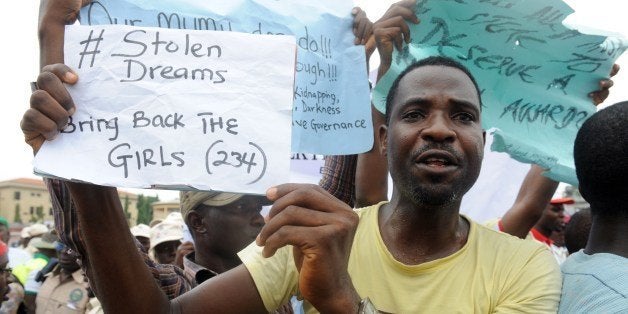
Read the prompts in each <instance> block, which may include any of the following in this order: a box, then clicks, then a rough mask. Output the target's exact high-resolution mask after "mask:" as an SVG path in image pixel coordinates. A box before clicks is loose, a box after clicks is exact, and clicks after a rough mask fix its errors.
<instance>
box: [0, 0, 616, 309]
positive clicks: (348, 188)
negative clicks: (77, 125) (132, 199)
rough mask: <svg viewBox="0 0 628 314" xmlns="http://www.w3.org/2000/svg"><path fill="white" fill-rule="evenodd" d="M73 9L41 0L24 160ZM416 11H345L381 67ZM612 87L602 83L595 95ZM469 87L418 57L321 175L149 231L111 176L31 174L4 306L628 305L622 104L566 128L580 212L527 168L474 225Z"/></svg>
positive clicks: (48, 123) (475, 165) (193, 209)
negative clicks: (36, 189) (368, 137)
mask: <svg viewBox="0 0 628 314" xmlns="http://www.w3.org/2000/svg"><path fill="white" fill-rule="evenodd" d="M83 2H84V1H83ZM83 2H81V1H78V0H43V1H42V4H43V5H42V6H41V12H40V19H39V23H40V34H39V35H40V50H41V65H42V70H41V74H40V75H39V77H38V78H37V86H38V89H37V90H35V91H33V94H32V97H31V100H30V108H29V109H28V110H27V111H26V113H25V114H24V117H23V120H22V123H21V127H22V131H23V133H24V136H25V139H26V142H27V143H28V144H29V145H30V146H31V147H32V149H33V151H34V153H35V154H36V153H37V151H38V150H39V148H40V147H41V145H42V144H43V142H44V141H45V140H52V139H54V138H55V137H56V136H57V135H58V133H59V132H60V130H62V129H63V127H64V126H65V125H66V124H67V122H68V118H69V116H70V115H71V113H73V112H74V111H75V108H76V106H81V104H74V102H73V101H72V99H71V97H70V95H69V93H68V92H67V90H66V87H65V85H66V84H69V85H72V84H74V83H76V81H77V80H78V77H77V75H76V74H75V73H74V72H73V71H72V70H71V69H70V68H69V67H68V66H66V65H64V64H63V37H64V33H63V28H64V26H65V25H66V24H69V23H73V22H74V19H75V18H76V16H77V14H78V10H79V9H80V7H81V5H83V4H84V3H83ZM414 7H415V1H413V0H404V1H401V2H398V3H396V4H394V5H393V6H391V8H390V9H389V10H388V11H387V12H386V14H384V16H383V17H382V18H381V19H379V20H378V21H377V22H375V23H372V22H370V21H369V20H368V18H367V17H366V14H365V12H364V11H362V10H360V9H359V8H355V9H354V10H353V12H352V13H353V14H354V27H353V31H354V34H355V36H356V41H355V42H356V44H362V45H365V49H366V52H367V56H370V54H371V53H373V52H374V51H375V48H376V50H377V51H378V53H379V54H380V60H381V64H380V66H379V69H378V72H379V77H381V76H382V75H383V74H384V73H386V71H387V70H388V68H389V67H390V64H391V59H392V53H393V50H394V49H396V48H395V47H396V46H397V47H398V46H399V44H400V43H401V42H402V41H404V40H405V41H408V40H409V38H410V34H409V28H408V23H419V19H418V18H417V15H416V13H415V12H414ZM617 70H618V67H617V66H615V67H613V73H611V76H612V75H613V74H614V73H616V72H617ZM365 79H366V78H365ZM610 86H612V81H610V80H604V81H602V82H600V90H598V91H594V92H593V97H592V98H593V99H594V102H595V104H598V103H599V102H601V100H603V99H604V98H605V97H606V96H607V95H608V89H609V88H610ZM480 90H481V86H478V84H477V82H476V81H475V79H474V77H473V75H472V74H471V73H470V72H469V70H468V69H467V68H465V67H464V66H463V65H461V64H460V63H458V62H456V61H455V60H453V59H450V58H447V57H442V56H437V57H429V58H425V59H422V60H419V61H417V62H416V63H414V64H412V65H411V66H409V67H408V68H407V69H406V70H405V71H403V72H402V73H401V74H399V76H398V77H397V78H396V80H395V82H394V83H393V85H392V87H391V89H390V92H389V94H388V98H387V100H386V111H385V113H380V112H378V111H377V110H376V109H373V118H374V119H373V124H374V125H373V127H374V134H375V137H374V138H375V140H374V143H373V148H372V149H371V150H370V151H369V152H366V153H363V154H359V155H354V156H327V157H326V161H325V169H324V171H322V174H323V176H322V178H321V181H320V183H319V184H318V185H312V184H284V185H279V186H275V187H271V188H269V189H268V191H267V193H266V196H265V197H263V196H257V195H247V194H238V193H227V192H218V191H182V192H181V193H180V206H181V208H180V209H181V213H180V215H177V214H173V215H171V216H169V217H168V218H166V219H164V220H163V221H160V222H156V223H155V224H154V225H151V226H146V225H139V226H135V227H133V228H128V225H127V220H126V217H125V216H124V213H123V210H122V205H121V203H120V200H119V198H118V194H117V192H116V189H115V188H113V187H104V186H96V185H92V184H89V183H79V182H70V181H62V180H58V179H46V184H47V186H48V189H49V191H50V196H51V200H52V204H53V213H54V217H55V229H56V230H55V232H50V231H48V230H45V231H44V230H39V229H37V228H36V227H35V226H31V227H29V230H27V231H28V232H27V233H24V234H23V235H26V236H25V237H24V236H23V238H24V239H28V238H30V236H31V235H32V236H40V237H37V238H34V239H33V240H30V245H27V244H26V243H25V244H24V248H28V247H33V248H34V249H35V250H36V252H35V253H34V255H29V258H28V259H26V258H24V257H22V258H21V259H20V257H17V256H19V255H17V254H16V253H11V249H12V248H7V246H6V245H4V244H2V243H0V269H1V270H2V271H3V272H2V274H3V276H0V277H2V279H3V280H4V281H2V280H0V288H1V289H0V291H2V292H3V293H4V294H5V295H6V297H5V301H4V302H3V303H2V311H5V306H6V312H13V313H14V312H15V311H17V310H18V307H19V304H23V305H24V308H26V309H27V310H31V311H36V312H38V313H40V312H41V313H44V312H46V311H51V312H54V313H62V312H63V313H66V312H67V313H74V312H73V311H79V312H88V311H91V312H93V313H98V312H102V311H104V312H106V313H127V312H128V313H169V312H175V313H179V312H185V313H196V312H203V313H207V312H209V313H223V312H235V313H252V312H276V313H293V312H295V313H299V312H305V313H312V312H323V313H327V312H330V313H331V312H334V313H378V312H384V313H441V312H446V313H448V312H461V313H467V312H478V313H509V312H526V313H555V312H560V313H621V312H628V206H627V204H628V199H627V198H628V128H627V127H626V125H627V123H628V102H621V103H618V104H614V105H612V106H609V107H608V108H606V109H603V110H600V111H598V112H597V113H596V114H594V115H593V116H592V117H590V118H589V119H588V120H587V121H586V122H584V123H583V125H582V127H581V128H580V130H579V131H578V134H577V137H576V140H575V143H574V159H575V166H576V174H577V177H578V180H579V189H580V192H581V193H582V196H583V197H584V198H585V199H586V200H587V202H588V203H589V204H590V209H588V210H583V211H581V212H578V213H576V214H575V215H573V216H572V217H570V218H569V219H568V218H567V216H566V215H565V208H564V205H565V204H570V203H572V202H573V200H572V199H570V198H552V197H553V195H554V193H555V191H556V188H557V186H558V182H555V181H553V180H551V179H549V178H547V177H545V176H543V175H542V173H543V171H544V169H542V168H541V167H539V166H536V165H533V166H532V167H531V168H530V171H529V173H528V174H527V176H526V178H525V180H524V182H523V183H522V186H521V189H520V191H519V194H518V196H517V198H516V199H515V200H514V203H513V205H512V207H511V208H509V209H507V210H506V211H505V214H504V215H503V216H502V217H499V218H497V219H495V220H494V221H489V222H481V223H478V222H475V221H473V220H472V219H471V218H469V217H466V216H465V215H461V214H460V204H461V200H462V197H463V196H464V195H465V193H467V191H468V190H469V189H470V188H471V187H472V186H473V184H474V183H475V181H476V180H477V178H478V175H479V171H480V167H481V164H482V159H483V147H484V142H485V131H484V130H483V129H482V125H481V112H482V99H481V93H480ZM388 175H390V177H392V182H393V185H392V197H391V198H390V200H389V199H388V196H387V190H388V186H387V183H386V182H387V177H388ZM266 205H268V206H271V207H270V212H269V213H268V216H267V217H265V218H264V217H262V215H261V210H262V207H263V206H266ZM0 223H1V224H0V231H3V232H2V236H3V237H2V240H3V241H5V237H4V235H5V231H8V224H7V223H6V220H5V221H4V223H2V221H1V219H0ZM2 226H4V229H2V228H3V227H2ZM184 226H185V228H184ZM44 227H45V226H44ZM184 229H186V230H189V233H190V238H191V239H190V241H183V239H184V235H183V230H184ZM40 231H43V232H40ZM7 241H8V240H7ZM5 242H6V241H5ZM25 242H26V241H25ZM24 250H26V249H24ZM24 253H25V254H33V252H31V253H28V252H24ZM13 256H16V257H13ZM14 258H15V259H16V260H17V259H20V262H18V263H17V264H11V263H12V259H14ZM53 262H54V263H53ZM20 267H22V268H25V269H23V270H21V269H20ZM11 268H12V270H11ZM35 270H36V271H35ZM33 273H34V274H33ZM38 273H39V274H44V275H43V277H44V278H43V279H42V278H40V277H42V276H41V275H40V276H37V274H38ZM31 277H32V279H31ZM66 283H71V284H72V285H73V286H67V287H65V288H62V287H64V286H63V285H64V284H66ZM55 294H57V295H59V297H55ZM29 295H31V296H32V295H35V297H34V300H33V298H32V297H31V298H30V300H29ZM64 298H65V299H64ZM68 298H69V299H68ZM53 308H54V309H53ZM50 309H52V310H50Z"/></svg>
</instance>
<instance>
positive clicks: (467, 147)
mask: <svg viewBox="0 0 628 314" xmlns="http://www.w3.org/2000/svg"><path fill="white" fill-rule="evenodd" d="M389 115H390V121H389V124H388V126H387V127H384V128H382V129H381V130H380V141H382V147H383V148H384V149H385V153H386V154H387V157H388V168H389V170H390V173H391V176H392V178H393V181H394V182H395V185H396V188H397V189H398V190H399V191H400V192H401V193H402V195H404V196H405V197H408V198H410V199H412V200H413V201H414V202H415V203H416V204H428V205H445V204H451V203H452V202H456V201H460V200H461V199H462V196H463V195H464V193H466V192H467V191H468V190H469V189H470V188H471V186H472V185H473V184H474V183H475V180H476V179H477V177H478V175H479V173H480V167H481V164H482V156H483V149H484V132H483V130H482V126H481V122H480V100H479V97H478V94H477V91H476V89H475V86H474V85H473V82H472V81H471V79H470V78H469V77H468V76H467V75H466V74H465V73H464V72H462V71H461V70H459V69H456V68H452V67H446V66H423V67H419V68H417V69H414V70H413V71H411V72H409V73H407V74H406V75H405V76H404V77H403V78H402V79H401V81H400V82H399V86H398V90H397V94H396V96H395V98H394V100H393V104H392V108H391V112H390V114H389Z"/></svg>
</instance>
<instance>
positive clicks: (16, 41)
mask: <svg viewBox="0 0 628 314" xmlns="http://www.w3.org/2000/svg"><path fill="white" fill-rule="evenodd" d="M394 2H395V1H384V0H355V1H354V3H355V4H356V5H357V6H360V7H361V8H362V9H364V10H365V11H366V13H367V15H368V17H369V18H370V19H371V20H372V21H376V20H377V19H379V17H380V16H381V15H382V14H383V13H384V12H385V11H386V10H387V9H388V7H389V6H390V5H391V4H392V3H394ZM565 2H567V3H568V4H569V5H570V6H571V7H572V8H574V9H575V11H576V13H575V15H574V16H570V17H569V18H568V20H569V21H571V22H572V23H573V24H579V25H587V26H589V27H593V28H597V29H604V30H610V31H614V32H616V33H621V34H623V35H624V37H626V38H628V19H626V18H625V14H624V13H625V12H626V7H628V2H625V1H624V0H596V1H591V0H568V1H565ZM38 6H39V2H38V1H33V0H25V1H16V2H13V3H12V5H11V7H12V8H11V10H10V11H11V12H12V13H6V14H4V17H3V18H2V19H0V29H1V30H2V39H3V40H4V41H3V45H2V48H0V68H2V69H4V71H5V76H4V77H5V78H4V79H3V80H2V83H1V85H0V86H2V89H1V91H2V95H3V98H4V99H3V100H2V101H1V102H0V103H1V105H0V108H2V114H0V134H1V135H0V139H1V142H0V143H1V146H0V147H2V151H3V153H1V155H0V156H1V157H0V158H1V159H0V181H4V180H10V179H14V178H20V177H27V178H35V177H36V176H35V175H34V174H33V171H32V165H31V161H32V158H33V154H32V151H31V149H30V147H29V146H28V145H27V144H26V143H24V140H23V136H22V132H21V130H20V126H19V123H20V120H21V119H22V115H23V114H24V112H25V111H26V109H28V106H29V98H30V93H31V92H30V87H29V82H31V81H34V80H35V79H36V77H37V74H38V72H39V68H38V64H39V52H38V44H37V16H38ZM371 63H372V64H371V68H374V67H375V66H376V64H373V63H377V57H376V56H374V58H373V60H372V62H371ZM617 63H619V65H620V66H621V67H622V68H623V70H621V71H620V72H619V74H618V75H617V76H616V77H614V78H613V80H614V82H615V86H614V87H613V88H612V89H611V95H610V97H609V98H608V99H607V100H606V101H605V103H604V104H603V105H602V107H604V106H606V105H610V104H613V103H616V102H618V101H622V100H628V53H625V54H624V55H623V56H622V57H620V58H619V60H618V61H617ZM131 191H132V192H135V193H143V194H148V195H155V194H156V193H157V192H156V191H154V190H153V191H148V190H131ZM159 196H160V198H161V199H162V200H169V199H173V198H175V197H176V196H177V193H176V192H173V191H168V192H159Z"/></svg>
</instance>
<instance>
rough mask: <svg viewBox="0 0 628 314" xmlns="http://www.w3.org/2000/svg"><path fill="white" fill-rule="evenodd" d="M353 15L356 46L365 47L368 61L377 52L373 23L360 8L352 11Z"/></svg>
mask: <svg viewBox="0 0 628 314" xmlns="http://www.w3.org/2000/svg"><path fill="white" fill-rule="evenodd" d="M351 15H353V35H354V36H355V40H354V42H353V43H354V44H356V45H364V49H365V50H366V61H367V62H368V60H369V59H370V58H371V55H372V54H373V52H374V51H375V37H373V22H371V20H369V18H368V17H367V16H366V12H364V10H362V9H361V8H360V7H355V8H353V10H351Z"/></svg>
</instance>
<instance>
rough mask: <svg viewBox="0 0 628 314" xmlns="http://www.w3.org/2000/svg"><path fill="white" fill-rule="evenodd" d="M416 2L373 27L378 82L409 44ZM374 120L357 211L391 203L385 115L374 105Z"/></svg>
mask: <svg viewBox="0 0 628 314" xmlns="http://www.w3.org/2000/svg"><path fill="white" fill-rule="evenodd" d="M415 5H416V1H414V0H405V1H401V2H398V3H395V4H393V5H392V6H391V7H390V8H389V9H388V11H387V12H386V13H385V14H384V15H383V16H382V17H381V18H380V19H379V20H378V21H377V22H375V24H374V25H373V34H374V39H375V42H376V45H377V51H378V52H379V56H380V66H379V69H378V74H377V79H378V80H379V79H380V78H381V77H382V76H383V75H384V74H385V73H386V71H388V68H390V63H391V61H392V53H393V49H394V47H397V48H398V49H401V46H402V44H403V42H404V41H405V42H406V43H409V42H410V29H409V27H408V24H406V21H408V22H411V23H414V24H416V23H418V22H419V20H418V18H417V16H416V14H414V7H415ZM371 116H372V119H373V147H372V148H371V150H369V151H368V152H365V153H362V154H360V155H359V156H358V163H357V170H356V177H355V190H356V191H355V194H356V204H355V205H356V207H364V206H369V205H373V204H376V203H378V202H381V201H385V200H387V199H388V165H387V162H386V156H385V155H384V154H383V153H382V150H381V145H380V143H379V140H378V139H379V132H380V128H381V126H382V125H383V124H385V122H386V121H385V118H384V115H383V114H382V113H381V112H379V111H378V110H377V109H376V108H375V107H374V106H372V105H371Z"/></svg>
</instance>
